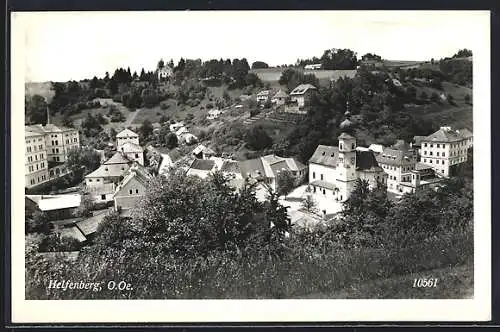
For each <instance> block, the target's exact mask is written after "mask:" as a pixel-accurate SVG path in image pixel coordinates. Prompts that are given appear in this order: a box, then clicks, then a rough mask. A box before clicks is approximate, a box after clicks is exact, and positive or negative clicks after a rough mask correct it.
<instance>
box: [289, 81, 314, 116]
mask: <svg viewBox="0 0 500 332" xmlns="http://www.w3.org/2000/svg"><path fill="white" fill-rule="evenodd" d="M317 90H318V89H316V87H315V86H314V85H312V84H300V85H298V86H297V87H296V88H295V89H293V90H292V92H290V102H289V103H288V104H287V105H286V106H287V107H285V111H286V112H290V113H299V114H305V113H306V111H305V110H304V107H306V106H308V105H309V103H310V101H311V98H312V96H313V95H314V94H316V92H317Z"/></svg>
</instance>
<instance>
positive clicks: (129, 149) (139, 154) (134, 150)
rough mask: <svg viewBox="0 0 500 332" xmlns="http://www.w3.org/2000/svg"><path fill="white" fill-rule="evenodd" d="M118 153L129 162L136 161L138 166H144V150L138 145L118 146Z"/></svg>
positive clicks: (126, 144) (128, 143)
mask: <svg viewBox="0 0 500 332" xmlns="http://www.w3.org/2000/svg"><path fill="white" fill-rule="evenodd" d="M119 152H121V153H122V154H123V155H124V156H125V157H127V158H128V159H129V160H132V161H137V162H138V163H139V164H140V165H142V166H144V149H143V148H142V147H141V146H140V145H138V144H135V143H131V142H126V143H124V144H122V145H121V146H120V148H119Z"/></svg>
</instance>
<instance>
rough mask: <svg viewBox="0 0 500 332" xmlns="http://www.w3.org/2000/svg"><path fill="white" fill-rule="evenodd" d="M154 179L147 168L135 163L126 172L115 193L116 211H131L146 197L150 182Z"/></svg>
mask: <svg viewBox="0 0 500 332" xmlns="http://www.w3.org/2000/svg"><path fill="white" fill-rule="evenodd" d="M151 179H152V177H151V175H150V174H149V173H148V172H147V170H146V168H144V167H142V166H140V165H139V164H137V163H134V165H132V167H130V169H129V170H128V171H127V172H126V174H125V177H124V179H123V181H121V182H120V184H119V185H118V187H117V188H116V190H115V193H114V201H115V209H116V210H118V209H122V210H129V209H131V208H133V207H135V206H136V205H137V203H138V202H139V200H140V199H141V198H142V197H144V195H146V191H147V186H148V182H149V181H150V180H151Z"/></svg>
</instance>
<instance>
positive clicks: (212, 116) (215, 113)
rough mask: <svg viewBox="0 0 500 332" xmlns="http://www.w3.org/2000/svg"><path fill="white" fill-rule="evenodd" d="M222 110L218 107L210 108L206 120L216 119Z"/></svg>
mask: <svg viewBox="0 0 500 332" xmlns="http://www.w3.org/2000/svg"><path fill="white" fill-rule="evenodd" d="M223 113H224V112H223V111H221V110H218V109H211V110H209V111H208V115H207V119H208V120H215V119H218V118H219V116H220V115H221V114H223Z"/></svg>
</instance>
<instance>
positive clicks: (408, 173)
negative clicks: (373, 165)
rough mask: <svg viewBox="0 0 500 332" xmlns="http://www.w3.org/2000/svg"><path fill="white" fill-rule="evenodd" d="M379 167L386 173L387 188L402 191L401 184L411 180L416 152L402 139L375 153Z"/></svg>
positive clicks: (392, 190)
mask: <svg viewBox="0 0 500 332" xmlns="http://www.w3.org/2000/svg"><path fill="white" fill-rule="evenodd" d="M376 159H377V162H378V164H379V165H380V167H382V169H383V170H384V172H385V173H386V174H387V190H388V191H391V192H403V188H402V186H401V184H405V183H410V182H411V181H412V171H414V170H415V167H416V164H417V152H416V151H415V150H414V149H413V148H411V147H410V146H409V145H408V144H407V143H405V142H404V141H403V140H398V142H397V143H396V144H395V145H393V146H392V147H389V148H384V149H383V150H382V152H381V153H379V154H377V155H376Z"/></svg>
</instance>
